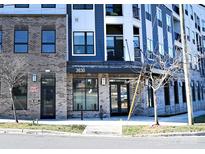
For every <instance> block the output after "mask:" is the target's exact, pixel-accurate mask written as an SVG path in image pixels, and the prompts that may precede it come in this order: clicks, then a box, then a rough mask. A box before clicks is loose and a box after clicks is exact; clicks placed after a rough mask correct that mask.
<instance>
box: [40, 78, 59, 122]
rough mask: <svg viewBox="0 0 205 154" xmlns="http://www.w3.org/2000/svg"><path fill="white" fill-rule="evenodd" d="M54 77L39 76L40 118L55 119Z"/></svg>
mask: <svg viewBox="0 0 205 154" xmlns="http://www.w3.org/2000/svg"><path fill="white" fill-rule="evenodd" d="M55 88H56V87H55V77H54V76H47V75H44V76H42V78H41V119H55V96H56V91H55Z"/></svg>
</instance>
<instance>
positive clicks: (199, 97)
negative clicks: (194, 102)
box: [197, 81, 201, 101]
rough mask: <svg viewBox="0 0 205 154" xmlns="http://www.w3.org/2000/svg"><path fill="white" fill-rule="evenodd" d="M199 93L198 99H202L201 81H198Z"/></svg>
mask: <svg viewBox="0 0 205 154" xmlns="http://www.w3.org/2000/svg"><path fill="white" fill-rule="evenodd" d="M197 93H198V100H199V101H200V100H201V86H200V81H198V89H197Z"/></svg>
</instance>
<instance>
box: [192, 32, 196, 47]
mask: <svg viewBox="0 0 205 154" xmlns="http://www.w3.org/2000/svg"><path fill="white" fill-rule="evenodd" d="M192 42H193V44H195V32H194V31H192Z"/></svg>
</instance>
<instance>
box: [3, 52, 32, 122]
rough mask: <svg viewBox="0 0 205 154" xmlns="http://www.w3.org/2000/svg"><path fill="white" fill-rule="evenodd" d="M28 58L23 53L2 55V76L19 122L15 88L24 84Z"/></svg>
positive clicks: (14, 114)
mask: <svg viewBox="0 0 205 154" xmlns="http://www.w3.org/2000/svg"><path fill="white" fill-rule="evenodd" d="M28 65H29V63H28V60H27V58H26V57H24V56H22V55H17V56H11V55H9V54H1V55H0V78H1V80H2V81H3V82H4V83H5V84H6V85H7V86H8V89H9V96H10V102H11V105H12V109H13V116H14V119H15V121H16V122H17V123H18V117H17V114H16V106H15V103H14V93H13V89H14V87H16V86H19V85H21V84H23V80H24V79H25V78H24V77H25V73H26V72H27V68H28Z"/></svg>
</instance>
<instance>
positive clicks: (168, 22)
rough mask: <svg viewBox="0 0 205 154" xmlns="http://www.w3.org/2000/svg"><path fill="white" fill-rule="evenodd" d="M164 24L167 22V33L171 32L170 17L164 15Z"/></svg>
mask: <svg viewBox="0 0 205 154" xmlns="http://www.w3.org/2000/svg"><path fill="white" fill-rule="evenodd" d="M166 22H167V31H168V32H171V16H170V15H168V14H167V15H166Z"/></svg>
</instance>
